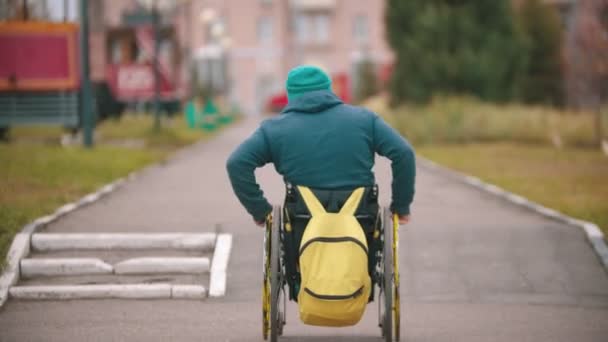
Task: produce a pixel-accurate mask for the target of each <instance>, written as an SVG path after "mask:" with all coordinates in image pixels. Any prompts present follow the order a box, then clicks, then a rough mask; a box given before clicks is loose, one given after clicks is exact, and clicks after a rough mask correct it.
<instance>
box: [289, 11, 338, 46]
mask: <svg viewBox="0 0 608 342" xmlns="http://www.w3.org/2000/svg"><path fill="white" fill-rule="evenodd" d="M329 26H330V21H329V15H328V14H326V13H314V14H313V13H311V14H299V15H298V16H296V22H295V29H296V40H297V41H298V42H300V43H327V42H328V41H329V35H330V27H329Z"/></svg>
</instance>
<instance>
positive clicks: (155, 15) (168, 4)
mask: <svg viewBox="0 0 608 342" xmlns="http://www.w3.org/2000/svg"><path fill="white" fill-rule="evenodd" d="M190 1H191V0H137V2H138V3H139V4H140V5H141V6H142V7H144V8H146V9H147V10H148V11H149V12H150V14H151V16H152V28H153V30H154V55H153V57H152V67H153V69H154V129H155V130H156V131H159V130H160V83H161V82H160V66H159V52H160V14H161V13H163V12H171V11H173V10H174V9H175V8H176V7H178V6H179V5H182V4H185V3H188V2H190Z"/></svg>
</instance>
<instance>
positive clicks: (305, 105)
mask: <svg viewBox="0 0 608 342" xmlns="http://www.w3.org/2000/svg"><path fill="white" fill-rule="evenodd" d="M286 88H287V95H288V99H289V103H288V105H287V106H286V107H285V109H284V110H283V111H282V112H281V114H280V115H279V116H277V117H274V118H271V119H268V120H265V121H264V122H263V123H262V124H261V125H260V127H259V128H258V129H257V130H256V131H255V132H254V133H253V135H251V136H250V137H249V138H247V139H246V140H245V141H244V142H243V143H242V144H241V145H240V146H239V147H238V148H237V149H236V150H235V151H234V152H233V153H232V155H231V156H230V157H229V159H228V161H227V170H228V175H229V178H230V181H231V184H232V187H233V190H234V192H235V194H236V196H237V197H238V199H239V200H240V202H241V203H242V204H243V206H244V207H245V209H246V210H247V211H248V212H249V214H250V215H251V216H252V217H253V220H254V221H255V223H256V224H257V225H259V226H262V227H263V226H264V223H265V221H266V219H267V217H269V215H270V213H271V212H272V211H273V207H272V206H271V204H270V203H269V202H268V200H267V199H266V198H265V197H264V193H263V192H262V190H261V189H260V186H259V184H258V183H257V182H256V179H255V173H254V171H255V169H256V168H258V167H262V166H264V165H265V164H267V163H273V164H274V167H275V169H276V171H277V172H278V173H279V174H281V175H282V176H283V178H284V180H285V183H286V185H287V191H286V197H285V202H284V206H283V209H284V213H283V218H282V220H283V222H284V224H285V233H284V234H283V236H282V241H283V242H282V243H283V244H284V246H285V248H284V253H285V255H284V258H285V268H286V269H285V273H286V275H285V276H286V279H285V280H286V282H287V283H288V284H289V288H290V293H289V297H290V299H292V300H298V292H301V291H299V290H300V289H299V286H300V278H299V277H300V273H301V272H300V269H299V266H300V265H299V263H298V258H301V257H302V255H301V253H302V250H301V249H300V248H301V246H300V243H301V241H302V239H303V235H304V232H305V231H308V229H309V222H311V216H312V211H311V210H309V208H310V203H309V202H310V199H309V200H308V201H306V199H303V198H302V194H301V190H302V189H301V188H300V187H305V188H306V189H310V191H311V192H312V193H311V196H313V197H315V198H316V199H315V202H316V201H317V200H318V203H317V204H319V203H320V205H322V207H323V209H321V210H320V211H322V212H324V213H338V214H340V213H341V212H342V209H341V208H342V207H343V206H344V205H345V202H347V201H349V200H350V197H353V196H354V195H355V193H357V192H358V194H357V195H358V197H357V201H358V202H357V206H356V207H355V208H356V210H355V209H354V208H351V209H352V212H349V213H350V214H349V215H351V217H352V214H354V216H355V218H356V221H357V222H358V224H357V226H360V227H361V228H363V231H364V235H365V240H367V245H366V246H365V249H366V250H365V252H366V253H367V257H368V272H369V276H370V278H371V279H372V281H374V279H375V276H374V271H375V269H376V256H377V254H378V253H377V251H378V248H379V245H378V239H377V237H378V227H379V220H380V216H381V215H380V213H379V205H378V188H377V186H376V185H375V184H376V182H375V178H374V173H373V172H372V168H373V166H374V161H375V154H376V153H377V154H379V155H381V156H384V157H387V158H388V159H390V160H391V162H392V164H391V167H392V175H393V182H392V201H391V205H390V210H391V211H392V212H393V213H394V214H396V215H397V216H398V219H399V223H401V224H405V223H407V222H408V221H409V217H410V216H409V215H410V205H411V203H412V200H413V197H414V181H415V173H416V171H415V170H416V167H415V155H414V151H413V149H412V148H411V146H410V144H409V143H408V142H407V141H406V140H405V139H404V138H403V137H402V136H401V135H400V134H399V133H397V132H396V131H395V130H394V129H392V128H391V127H390V126H389V125H388V124H387V123H386V122H385V121H384V120H383V119H382V118H380V117H379V116H378V115H376V114H375V113H373V112H371V111H368V110H366V109H365V108H361V107H356V106H351V105H348V104H345V103H343V102H342V101H341V100H340V99H339V98H338V97H337V96H336V95H335V94H334V93H333V92H332V91H331V80H330V78H329V77H328V75H327V74H326V73H325V72H323V71H322V70H321V69H319V68H317V67H312V66H300V67H296V68H294V69H292V70H291V71H290V72H289V74H288V77H287V82H286ZM360 188H362V189H363V194H362V195H361V192H360V191H357V190H356V189H360ZM305 197H306V196H305ZM305 202H306V203H305ZM324 215H325V214H324ZM354 224H356V223H354ZM317 228H318V227H317ZM322 230H323V229H321V230H320V231H322ZM359 231H360V230H359ZM361 239H363V237H361ZM361 241H363V240H361ZM362 244H363V243H362ZM343 260H344V259H343ZM358 260H360V261H361V260H362V259H358ZM372 287H373V286H372ZM366 288H368V286H367V285H366ZM306 290H308V289H306ZM366 293H367V292H366ZM325 297H331V296H325ZM333 297H335V296H333ZM372 297H373V294H370V299H371V298H372ZM319 298H320V297H319ZM336 326H337V325H336Z"/></svg>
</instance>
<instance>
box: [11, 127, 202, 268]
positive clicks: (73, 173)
mask: <svg viewBox="0 0 608 342" xmlns="http://www.w3.org/2000/svg"><path fill="white" fill-rule="evenodd" d="M152 126H153V125H152V118H151V117H150V116H144V115H140V116H132V115H131V116H124V117H123V118H122V119H121V120H119V121H112V120H109V121H105V122H103V123H102V124H101V125H100V126H99V127H98V128H97V132H96V136H97V145H96V146H95V148H94V149H92V150H86V149H84V148H82V147H80V146H79V145H76V146H70V147H62V146H61V145H60V141H61V135H62V134H64V132H63V130H62V129H60V128H52V127H27V128H15V129H13V130H12V131H11V133H10V142H8V143H0V257H1V258H2V259H0V264H2V262H1V261H3V260H4V256H5V255H6V252H7V249H8V248H9V246H10V244H11V241H12V239H13V236H14V235H15V233H17V232H18V231H19V230H20V229H21V228H22V227H23V226H24V225H25V224H27V223H29V222H31V221H32V220H34V219H35V218H37V217H40V216H43V215H46V214H50V213H52V212H53V211H54V210H55V209H57V208H58V207H59V206H61V205H62V204H64V203H66V202H70V201H74V200H76V199H78V198H80V197H81V196H83V195H85V194H87V193H89V192H92V191H94V190H96V189H97V188H99V187H100V186H102V185H103V184H106V183H108V182H111V181H112V180H114V179H116V178H119V177H123V176H125V175H127V174H128V173H130V172H131V171H134V170H137V169H139V168H141V167H143V166H145V165H148V164H150V163H153V162H157V161H161V160H163V159H164V158H166V157H167V156H168V155H169V154H170V153H171V152H173V151H175V150H176V149H178V148H180V147H182V146H185V145H188V144H192V143H194V142H196V141H199V140H201V139H206V138H208V137H210V136H211V134H210V133H205V132H203V131H201V130H190V129H188V128H187V127H186V125H185V123H184V122H183V120H182V118H181V117H177V118H175V119H173V120H165V121H164V122H163V129H162V130H161V131H160V132H154V131H153V130H152ZM126 141H138V142H139V143H138V144H126V143H125V142H126Z"/></svg>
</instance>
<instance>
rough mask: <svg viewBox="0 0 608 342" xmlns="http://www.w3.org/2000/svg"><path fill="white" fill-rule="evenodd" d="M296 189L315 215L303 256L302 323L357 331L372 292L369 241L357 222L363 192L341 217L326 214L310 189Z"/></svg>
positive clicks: (355, 195)
mask: <svg viewBox="0 0 608 342" xmlns="http://www.w3.org/2000/svg"><path fill="white" fill-rule="evenodd" d="M298 189H299V190H300V194H301V195H302V198H303V199H304V202H305V203H306V206H307V207H308V210H309V211H310V214H311V219H310V221H309V222H308V225H307V226H306V230H305V231H304V235H303V236H302V242H301V243H300V251H299V252H300V259H299V261H300V273H301V276H302V283H301V286H300V291H299V294H298V304H299V308H300V319H301V320H302V322H304V323H305V324H310V325H319V326H332V327H343V326H350V325H354V324H356V323H357V322H359V320H360V319H361V317H362V316H363V313H364V312H365V307H366V305H367V302H368V299H369V295H370V291H371V279H370V277H369V273H368V269H367V267H368V266H367V265H368V260H367V253H368V247H367V240H366V239H365V234H364V232H363V228H362V227H361V225H360V224H359V222H358V221H357V219H356V218H355V212H356V210H357V207H358V206H359V202H360V201H361V198H362V196H363V192H364V189H363V188H358V189H356V190H355V191H353V193H352V194H351V195H350V197H349V198H348V200H347V201H346V203H345V204H344V206H343V207H342V209H341V210H340V212H339V213H328V212H326V211H325V208H323V205H322V204H321V203H320V202H319V200H318V199H317V198H316V196H315V195H314V194H313V192H312V191H311V190H310V189H308V188H306V187H298Z"/></svg>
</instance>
